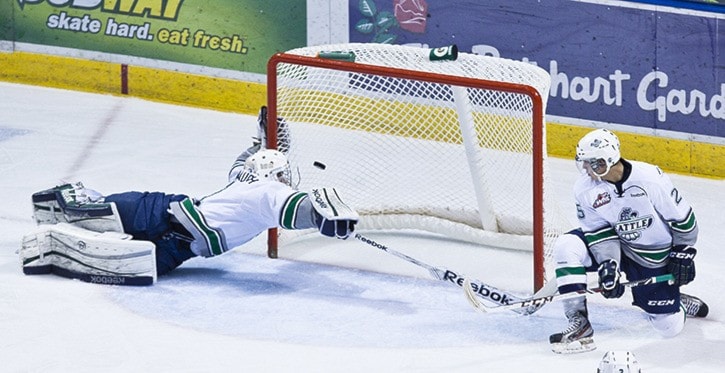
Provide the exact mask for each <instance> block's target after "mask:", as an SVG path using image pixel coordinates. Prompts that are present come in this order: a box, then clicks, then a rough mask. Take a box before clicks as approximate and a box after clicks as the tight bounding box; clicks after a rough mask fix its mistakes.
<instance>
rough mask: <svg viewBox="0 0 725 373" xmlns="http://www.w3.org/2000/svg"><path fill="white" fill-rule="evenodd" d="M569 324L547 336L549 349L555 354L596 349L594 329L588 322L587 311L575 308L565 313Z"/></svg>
mask: <svg viewBox="0 0 725 373" xmlns="http://www.w3.org/2000/svg"><path fill="white" fill-rule="evenodd" d="M566 317H567V319H569V326H568V327H567V328H566V329H565V330H564V331H563V332H561V333H556V334H552V335H551V336H550V337H549V343H551V349H552V351H554V352H555V353H557V354H573V353H578V352H587V351H592V350H594V349H596V348H597V347H596V345H594V338H593V336H594V329H592V325H591V324H590V323H589V319H588V317H587V311H586V310H585V311H582V310H575V311H573V312H571V313H567V315H566Z"/></svg>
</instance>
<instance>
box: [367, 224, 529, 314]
mask: <svg viewBox="0 0 725 373" xmlns="http://www.w3.org/2000/svg"><path fill="white" fill-rule="evenodd" d="M355 238H356V239H358V240H359V241H362V242H364V243H366V244H368V245H370V246H372V247H374V248H376V249H379V250H382V251H385V252H386V253H388V254H392V255H394V256H397V257H398V258H400V259H403V260H405V261H407V262H409V263H413V264H415V265H417V266H418V267H421V268H424V269H426V270H427V271H428V272H429V273H430V275H431V277H433V278H434V279H436V280H440V281H445V282H450V283H451V284H454V285H457V286H460V287H463V286H464V283H466V282H467V283H469V284H473V285H472V286H475V287H476V289H477V290H476V291H475V292H472V293H471V294H470V296H471V297H474V298H475V297H480V298H482V299H484V300H486V301H488V302H493V303H495V304H498V305H499V306H498V307H504V306H507V305H509V304H518V303H519V302H521V301H522V300H524V299H523V298H522V297H521V296H519V295H515V294H512V293H510V292H508V291H505V290H501V289H498V288H496V287H493V286H491V285H488V284H485V283H483V282H481V281H478V280H474V282H471V280H469V279H468V277H466V276H463V275H460V274H458V273H457V272H455V271H452V270H450V269H447V268H440V267H434V266H432V265H429V264H426V263H423V262H421V261H420V260H417V259H415V258H413V257H410V256H408V255H405V254H403V253H401V252H398V251H395V250H393V249H391V248H389V247H387V246H385V245H383V244H380V243H378V242H377V241H375V240H373V239H371V238H368V237H365V236H363V235H361V234H360V233H355ZM474 293H475V295H474ZM466 294H467V295H468V293H466ZM476 301H477V302H480V301H479V300H478V299H476ZM507 309H510V310H511V311H513V312H517V313H520V314H523V315H530V314H532V313H534V312H536V311H537V310H538V308H535V307H528V308H522V307H511V308H507Z"/></svg>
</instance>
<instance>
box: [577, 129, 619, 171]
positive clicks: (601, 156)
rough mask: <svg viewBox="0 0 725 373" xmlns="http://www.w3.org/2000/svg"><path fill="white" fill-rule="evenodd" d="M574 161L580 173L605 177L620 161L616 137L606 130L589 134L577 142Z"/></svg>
mask: <svg viewBox="0 0 725 373" xmlns="http://www.w3.org/2000/svg"><path fill="white" fill-rule="evenodd" d="M575 159H576V164H577V167H578V168H579V170H580V171H582V172H591V174H593V175H596V176H598V177H602V176H604V175H606V174H607V172H609V170H610V169H611V168H612V166H614V165H615V164H617V162H619V160H620V159H621V156H620V154H619V139H618V138H617V135H615V134H614V133H612V132H611V131H609V130H606V129H598V130H594V131H592V132H589V133H588V134H586V135H584V137H582V138H581V140H579V143H578V144H577V146H576V158H575Z"/></svg>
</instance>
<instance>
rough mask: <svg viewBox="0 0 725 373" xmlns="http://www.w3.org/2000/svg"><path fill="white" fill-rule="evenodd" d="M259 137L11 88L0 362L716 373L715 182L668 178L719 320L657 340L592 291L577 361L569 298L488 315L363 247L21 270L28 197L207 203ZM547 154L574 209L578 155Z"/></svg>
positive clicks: (448, 246) (455, 262) (459, 248)
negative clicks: (142, 276) (552, 337)
mask: <svg viewBox="0 0 725 373" xmlns="http://www.w3.org/2000/svg"><path fill="white" fill-rule="evenodd" d="M220 94H223V93H220ZM254 133H255V118H254V117H253V116H244V115H237V114H230V113H221V112H214V111H208V110H199V109H192V108H188V107H179V106H171V105H165V104H158V103H152V102H148V101H142V100H138V99H134V98H120V97H114V96H106V95H94V94H87V93H78V92H73V91H66V90H56V89H47V88H40V87H33V86H25V85H17V84H8V83H0V193H1V194H2V200H3V202H2V203H1V204H0V233H2V234H0V371H2V372H41V371H42V372H68V371H74V372H116V371H118V372H121V371H123V372H141V371H154V372H211V371H216V372H219V371H240V372H257V371H260V372H261V371H265V372H284V371H290V372H291V371H294V372H335V371H345V372H442V371H445V372H594V371H596V368H597V365H598V363H599V361H600V359H601V357H602V355H603V354H604V353H605V352H606V351H610V350H628V351H632V352H634V354H635V355H636V357H637V358H638V359H639V361H640V364H641V366H642V368H643V371H644V372H678V373H680V372H685V371H687V372H721V371H723V366H725V324H724V322H723V320H724V316H723V311H722V310H723V308H724V307H725V298H720V296H719V295H718V294H721V293H720V292H721V291H723V290H725V287H724V286H723V283H725V272H724V271H723V270H722V269H723V268H725V254H724V253H723V251H721V250H722V247H723V242H725V229H724V228H725V214H723V213H722V210H723V206H725V203H724V202H723V191H725V183H724V182H723V181H722V180H709V179H702V178H694V177H687V176H679V175H672V178H673V179H674V182H675V183H676V184H677V186H678V187H679V188H680V190H681V191H682V192H683V194H684V196H685V197H686V198H688V199H689V200H690V202H691V203H692V204H693V205H694V206H695V210H696V214H697V217H698V220H699V223H700V226H701V228H700V232H701V236H700V241H699V243H698V245H697V246H698V248H699V253H698V257H697V264H698V276H697V279H696V281H695V282H694V283H693V284H691V285H688V286H687V287H686V288H685V290H686V291H687V292H689V293H692V294H695V295H697V296H700V297H702V298H703V299H705V300H706V301H707V302H708V303H709V305H710V308H711V312H710V316H708V318H707V319H704V320H689V321H688V323H687V325H686V326H685V330H684V331H683V333H682V334H680V335H679V336H677V337H676V338H673V339H662V338H660V337H659V336H658V335H657V334H656V332H655V331H654V330H653V329H652V328H651V327H650V326H649V324H648V322H647V321H646V320H645V318H644V317H643V315H642V313H641V312H640V311H639V310H638V309H635V308H633V307H631V306H629V302H630V301H631V299H630V298H629V296H628V295H627V296H625V297H624V298H622V299H619V300H604V299H603V298H601V297H599V296H592V297H590V318H591V321H592V323H593V325H594V328H595V330H596V334H595V341H596V343H597V345H598V349H597V350H596V351H594V352H590V353H584V354H577V355H570V356H561V355H556V354H553V353H552V352H551V351H550V349H549V346H548V336H549V334H551V333H553V332H556V331H559V330H560V329H562V328H563V327H565V324H566V321H565V319H564V317H563V315H562V309H561V306H560V305H559V304H552V305H549V306H547V307H545V308H544V309H542V310H541V311H539V312H538V313H536V314H535V315H533V316H531V317H519V316H516V315H515V314H513V313H511V314H508V313H506V314H489V315H483V314H478V313H476V312H474V310H473V309H472V308H471V307H470V306H468V304H467V303H466V301H465V298H464V296H463V294H462V292H461V291H460V290H459V289H458V288H457V287H454V286H450V285H448V284H446V283H442V282H438V281H435V280H431V279H430V278H428V277H427V276H426V272H425V271H424V270H421V269H420V268H418V267H416V266H414V265H412V264H410V263H407V262H405V261H402V260H400V259H398V258H396V257H394V256H392V255H389V254H386V253H384V252H382V251H379V250H376V249H375V248H372V247H370V246H368V245H365V244H363V243H361V242H358V241H352V240H350V241H348V242H343V241H337V240H330V239H322V238H308V239H303V240H302V241H300V242H298V243H295V244H294V245H293V247H285V248H284V249H283V250H282V251H281V257H282V258H281V259H278V260H271V259H267V258H266V257H265V256H264V247H263V242H264V240H263V239H259V240H256V241H254V242H253V243H252V244H250V245H248V246H244V247H241V248H238V249H237V250H236V251H234V252H233V253H229V254H226V255H224V256H222V257H219V258H215V259H193V260H190V261H189V262H187V263H185V264H184V265H183V266H182V267H180V268H179V269H177V270H176V271H174V272H172V274H171V275H169V276H166V277H162V278H160V280H159V281H158V283H157V284H156V285H154V286H152V287H143V288H128V287H112V286H101V285H92V284H86V283H82V282H79V281H72V280H68V279H64V278H59V277H54V276H50V275H48V276H25V275H23V274H22V272H21V269H20V264H19V262H18V257H17V254H16V251H17V249H18V247H19V245H20V240H21V237H22V235H23V234H24V233H25V232H28V231H30V230H31V229H32V228H33V226H34V223H33V221H32V219H31V215H32V214H31V208H30V195H31V193H33V192H35V191H38V190H41V189H45V188H47V187H50V186H53V185H55V184H57V183H58V182H59V181H60V180H82V181H83V182H84V183H85V184H86V185H87V186H89V187H92V188H94V189H97V190H99V191H101V192H104V193H112V192H120V191H126V190H160V191H165V192H174V193H186V194H189V195H195V196H196V195H198V196H201V195H204V194H206V193H209V192H211V191H213V190H215V189H216V188H218V187H219V186H220V185H223V183H224V182H225V180H226V172H227V169H228V167H229V165H230V164H231V162H232V161H233V160H234V158H235V157H236V156H237V154H238V153H239V152H240V151H241V150H242V149H244V148H246V147H247V146H248V145H249V142H250V137H251V136H252V135H253V134H254ZM624 149H625V155H626V144H625V146H624ZM553 165H554V175H556V178H557V185H558V186H560V190H559V191H558V192H559V193H560V195H558V196H557V198H559V199H560V201H561V203H562V205H563V207H568V206H569V203H570V191H571V182H572V180H573V179H574V177H575V176H576V170H575V167H574V164H573V162H571V161H566V160H554V162H553ZM413 187H416V186H413ZM367 234H368V235H369V236H371V237H373V238H375V239H377V240H379V241H381V242H384V243H385V244H387V245H388V246H390V247H391V248H394V249H396V250H398V251H402V252H405V253H406V254H408V255H411V256H414V257H416V258H418V259H420V260H422V261H424V262H427V263H430V264H433V265H437V266H444V267H449V268H451V269H455V270H458V271H459V272H463V273H467V274H471V275H472V276H474V277H478V278H480V279H482V280H485V281H488V282H490V283H492V284H495V285H499V286H501V287H508V288H511V289H515V290H519V291H525V290H527V288H528V286H529V284H530V282H531V279H530V267H529V266H530V260H531V258H530V256H529V255H528V254H522V253H501V252H500V251H490V250H486V249H481V248H478V247H473V246H472V245H466V244H460V243H455V242H451V241H448V240H443V239H440V238H438V237H431V236H421V235H419V234H417V233H416V232H402V233H375V232H368V233H367Z"/></svg>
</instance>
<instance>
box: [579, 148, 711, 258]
mask: <svg viewBox="0 0 725 373" xmlns="http://www.w3.org/2000/svg"><path fill="white" fill-rule="evenodd" d="M622 162H623V164H624V175H623V178H622V181H620V182H618V183H610V182H607V181H602V180H593V179H592V178H590V177H589V176H588V175H582V176H581V177H580V179H579V180H577V182H576V184H575V185H574V193H575V198H576V202H577V215H578V218H579V222H580V224H581V228H582V230H583V231H584V234H585V237H586V241H587V244H588V245H589V247H590V249H591V251H592V253H593V254H594V255H595V258H596V259H597V261H599V262H601V261H603V260H605V259H615V260H617V261H619V260H620V248H621V252H623V253H624V254H625V255H626V256H628V257H629V258H631V259H632V260H634V261H635V262H637V263H639V264H641V265H643V266H645V267H649V268H657V267H660V266H662V265H664V264H665V260H666V259H667V255H668V253H669V251H670V248H671V247H672V246H673V245H694V244H695V241H696V240H697V233H698V229H697V222H696V219H695V215H694V213H693V210H692V207H691V206H690V204H689V203H688V202H687V201H686V200H685V198H684V197H683V196H682V195H681V193H680V191H679V190H678V189H677V188H675V187H674V186H673V184H672V182H671V181H670V179H669V177H668V176H667V175H665V174H664V173H663V172H662V171H661V170H660V169H659V167H657V166H654V165H650V164H647V163H643V162H636V161H626V160H622Z"/></svg>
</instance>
